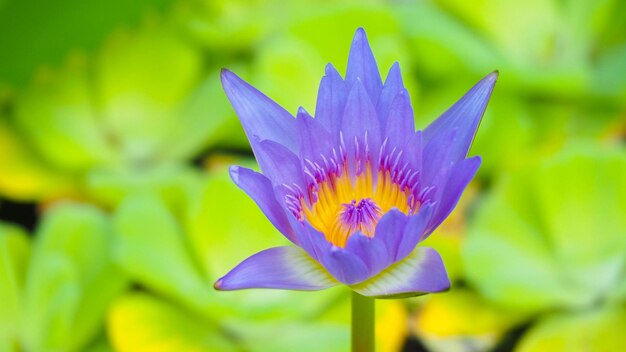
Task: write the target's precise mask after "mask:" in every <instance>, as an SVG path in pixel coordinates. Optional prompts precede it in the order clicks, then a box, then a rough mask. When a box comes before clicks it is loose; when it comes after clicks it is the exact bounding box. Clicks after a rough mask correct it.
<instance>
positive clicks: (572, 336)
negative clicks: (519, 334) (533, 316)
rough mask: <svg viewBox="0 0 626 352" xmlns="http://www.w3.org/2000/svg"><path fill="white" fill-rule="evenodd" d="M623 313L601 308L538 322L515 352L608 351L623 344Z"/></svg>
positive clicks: (620, 308)
mask: <svg viewBox="0 0 626 352" xmlns="http://www.w3.org/2000/svg"><path fill="white" fill-rule="evenodd" d="M624 331H626V310H625V309H624V307H623V306H611V305H608V306H605V307H603V308H601V309H595V310H590V311H583V312H574V313H569V314H567V313H560V314H553V315H550V316H547V317H545V318H543V319H541V320H540V321H539V322H538V324H537V325H535V326H533V327H532V328H531V329H530V330H529V331H528V332H527V333H526V334H525V335H524V337H523V338H522V340H521V341H520V343H519V346H518V347H517V348H516V351H519V352H539V351H554V352H561V351H563V352H565V351H567V352H584V351H595V352H612V351H616V350H619V349H620V348H621V347H622V346H624V345H625V344H626V337H625V336H624Z"/></svg>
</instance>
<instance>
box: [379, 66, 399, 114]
mask: <svg viewBox="0 0 626 352" xmlns="http://www.w3.org/2000/svg"><path fill="white" fill-rule="evenodd" d="M403 89H404V83H403V82H402V74H401V73H400V64H399V63H397V62H395V63H394V64H393V65H392V66H391V69H389V73H388V74H387V78H386V79H385V85H384V86H383V89H382V91H381V93H380V97H378V101H377V102H376V112H377V113H378V118H379V119H380V125H381V126H387V116H388V115H389V109H390V108H391V103H393V100H394V99H395V98H396V95H398V93H400V91H401V90H403Z"/></svg>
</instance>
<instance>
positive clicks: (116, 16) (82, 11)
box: [0, 0, 171, 85]
mask: <svg viewBox="0 0 626 352" xmlns="http://www.w3.org/2000/svg"><path fill="white" fill-rule="evenodd" d="M169 3H171V1H170V0H138V1H132V2H128V1H124V0H112V1H103V2H98V3H87V2H84V1H82V0H59V1H54V2H41V1H39V0H19V1H15V0H2V1H0V52H3V53H11V55H2V56H0V81H2V82H5V81H6V82H9V83H11V84H14V85H22V84H24V83H26V82H28V80H29V78H30V77H31V75H32V73H33V72H34V71H36V68H38V67H39V66H40V65H41V64H44V63H45V64H50V63H56V62H59V61H60V60H61V59H62V58H63V57H64V56H65V55H66V54H67V52H68V51H70V50H75V49H76V48H80V49H87V50H91V49H93V48H95V47H97V45H98V44H99V43H100V42H101V41H102V38H103V37H104V36H105V35H106V34H107V33H109V31H110V30H111V29H112V28H115V27H116V26H118V25H120V24H128V23H132V22H136V21H137V20H138V19H139V18H140V17H141V16H142V15H144V14H145V11H146V10H147V9H163V8H165V7H166V5H168V4H169ZM25 23H28V26H25V25H24V24H25ZM33 43H36V46H37V50H33Z"/></svg>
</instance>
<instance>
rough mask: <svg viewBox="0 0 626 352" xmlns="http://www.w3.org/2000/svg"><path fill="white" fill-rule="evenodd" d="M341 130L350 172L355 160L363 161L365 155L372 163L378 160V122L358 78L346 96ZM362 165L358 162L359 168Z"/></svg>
mask: <svg viewBox="0 0 626 352" xmlns="http://www.w3.org/2000/svg"><path fill="white" fill-rule="evenodd" d="M341 132H342V135H343V140H344V144H345V148H346V153H347V157H348V163H349V165H350V171H351V172H352V171H355V170H357V169H356V168H355V167H357V164H356V162H357V161H358V160H361V161H364V160H365V157H366V158H367V159H369V160H370V161H371V162H372V163H376V162H377V161H378V154H379V152H380V145H381V140H380V124H379V121H378V117H377V116H376V110H375V109H374V105H373V104H372V101H371V100H370V98H369V96H368V95H367V93H366V92H365V88H364V87H363V84H362V83H361V81H360V80H357V81H356V83H354V86H353V87H352V90H351V91H350V95H349V96H348V101H347V103H346V110H345V112H344V114H343V120H342V121H341ZM364 166H365V165H363V164H360V168H361V169H363V168H364ZM357 171H358V170H357Z"/></svg>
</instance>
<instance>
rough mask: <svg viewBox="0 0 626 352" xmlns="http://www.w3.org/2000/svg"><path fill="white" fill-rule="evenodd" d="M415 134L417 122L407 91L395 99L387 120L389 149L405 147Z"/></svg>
mask: <svg viewBox="0 0 626 352" xmlns="http://www.w3.org/2000/svg"><path fill="white" fill-rule="evenodd" d="M414 134H415V121H414V119H413V107H411V98H409V92H407V90H406V89H403V90H401V91H400V92H399V93H398V94H397V95H396V96H395V98H394V99H393V103H392V104H391V107H390V109H389V116H388V118H387V119H386V127H385V136H386V138H389V143H390V144H389V147H390V148H393V147H399V148H401V147H404V145H405V144H406V143H407V141H409V139H410V138H411V136H413V135H414Z"/></svg>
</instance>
